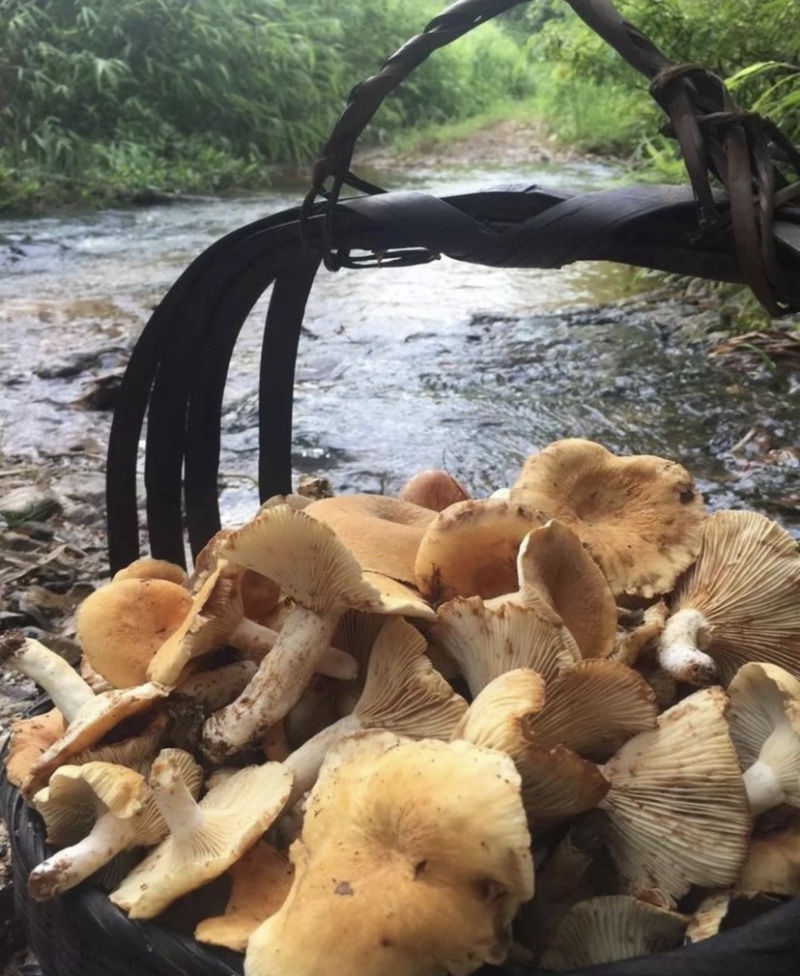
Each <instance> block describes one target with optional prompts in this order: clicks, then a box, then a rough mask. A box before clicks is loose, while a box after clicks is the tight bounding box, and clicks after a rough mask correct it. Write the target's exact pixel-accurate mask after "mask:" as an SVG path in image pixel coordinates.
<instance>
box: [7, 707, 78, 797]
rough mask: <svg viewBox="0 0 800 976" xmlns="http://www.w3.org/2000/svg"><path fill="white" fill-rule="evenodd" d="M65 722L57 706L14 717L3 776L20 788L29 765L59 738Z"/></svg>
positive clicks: (62, 732)
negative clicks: (39, 712) (31, 714)
mask: <svg viewBox="0 0 800 976" xmlns="http://www.w3.org/2000/svg"><path fill="white" fill-rule="evenodd" d="M66 727H67V725H66V722H65V721H64V716H63V715H62V714H61V712H59V710H58V709H57V708H51V709H50V711H49V712H45V713H44V714H43V715H34V716H33V717H32V718H20V719H16V720H15V721H14V722H13V723H12V725H11V736H10V739H9V744H8V752H7V754H6V777H7V779H8V781H9V783H11V784H12V785H13V786H16V787H17V788H19V787H20V786H22V784H23V782H24V781H25V779H26V777H27V775H28V773H29V772H30V770H31V767H32V766H33V765H34V763H35V762H36V761H37V760H38V759H39V758H40V757H41V755H42V753H44V752H46V751H47V750H48V749H49V748H50V746H52V744H53V743H54V742H55V741H56V740H57V739H59V738H60V737H61V736H62V735H63V734H64V730H65V729H66Z"/></svg>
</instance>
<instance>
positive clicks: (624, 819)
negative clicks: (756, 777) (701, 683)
mask: <svg viewBox="0 0 800 976" xmlns="http://www.w3.org/2000/svg"><path fill="white" fill-rule="evenodd" d="M727 709H728V698H727V696H726V695H725V693H724V691H722V689H721V688H716V687H715V688H706V689H705V690H703V691H699V692H696V693H695V694H693V695H690V696H689V697H688V698H685V699H684V700H683V701H681V702H679V703H678V704H677V705H675V706H673V707H672V708H670V709H669V710H668V711H666V712H664V713H663V714H662V715H660V716H659V718H658V725H657V727H656V728H655V729H652V730H650V731H648V732H640V733H639V735H637V736H635V737H634V738H633V739H630V740H629V741H628V742H626V743H625V745H624V746H622V748H621V749H620V750H619V752H618V753H617V754H616V755H615V756H614V757H613V758H612V759H611V760H610V761H609V762H608V763H606V765H605V766H604V767H603V774H604V776H605V777H606V779H608V780H609V782H610V783H611V789H610V790H609V791H608V793H607V794H606V796H605V798H604V799H603V800H602V802H601V803H600V808H601V809H603V810H605V811H606V813H607V814H608V817H609V820H610V830H609V847H610V850H611V854H612V856H613V858H614V861H615V863H616V865H617V868H618V869H619V872H620V875H621V878H622V880H623V882H624V883H626V884H627V885H628V886H629V889H630V890H634V891H635V890H637V889H639V888H660V889H661V890H662V891H664V892H666V893H667V894H668V895H671V896H672V897H673V898H676V899H677V898H680V897H681V896H683V895H684V894H685V893H686V892H687V891H688V890H689V888H690V887H691V885H700V886H702V887H718V888H724V887H728V886H730V885H732V884H733V882H734V881H735V880H736V877H737V876H738V874H739V872H740V870H741V868H742V865H743V864H744V861H745V858H746V856H747V845H748V841H749V837H750V830H751V828H752V818H751V816H750V810H749V804H748V802H747V791H746V790H745V786H744V781H743V779H742V775H741V772H740V771H739V762H738V759H737V758H736V751H735V749H734V748H733V743H732V742H731V738H730V735H729V733H728V726H727V723H726V721H725V712H726V711H727ZM665 838H669V843H668V844H667V843H665V842H664V839H665Z"/></svg>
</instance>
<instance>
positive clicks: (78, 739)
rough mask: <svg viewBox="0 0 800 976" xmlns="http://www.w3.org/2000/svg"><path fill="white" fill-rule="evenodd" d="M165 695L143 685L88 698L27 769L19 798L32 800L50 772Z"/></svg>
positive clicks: (158, 688) (165, 692)
mask: <svg viewBox="0 0 800 976" xmlns="http://www.w3.org/2000/svg"><path fill="white" fill-rule="evenodd" d="M166 694H167V689H166V688H162V687H161V686H160V685H155V684H144V685H139V686H138V687H136V688H116V689H114V691H106V692H103V693H101V694H99V695H92V696H91V698H90V699H89V700H88V701H86V702H85V703H84V704H83V705H82V706H81V708H80V709H79V710H78V711H77V712H76V713H75V715H74V717H73V718H72V720H71V721H70V722H69V724H68V725H67V729H66V731H65V732H64V734H63V735H62V736H61V738H59V739H57V740H56V741H55V742H54V743H53V745H52V746H50V748H49V749H47V750H46V751H45V752H43V753H42V755H41V756H40V757H39V759H38V760H37V761H36V762H35V763H34V764H33V766H31V768H30V770H29V772H28V775H27V777H26V778H25V782H24V783H23V784H22V795H23V796H24V797H26V798H30V797H32V796H33V795H34V793H36V792H38V791H39V790H40V789H41V788H42V787H43V786H45V785H46V784H47V781H48V780H49V778H50V774H51V773H52V772H53V770H55V769H57V768H58V767H59V766H63V765H64V764H65V763H68V762H70V760H71V759H72V758H73V757H75V756H78V755H79V754H80V753H83V752H85V751H86V750H87V749H89V748H90V747H91V746H95V745H97V744H98V743H99V742H100V741H101V740H102V739H103V738H104V736H106V735H107V734H108V733H109V732H110V731H111V730H112V729H114V728H116V726H118V725H119V724H120V723H121V722H122V721H123V720H125V719H129V718H132V717H133V716H134V715H138V714H140V713H141V712H146V711H147V710H148V709H151V708H152V707H153V705H155V703H156V702H157V701H159V700H160V699H162V698H164V697H166Z"/></svg>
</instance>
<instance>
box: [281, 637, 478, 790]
mask: <svg viewBox="0 0 800 976" xmlns="http://www.w3.org/2000/svg"><path fill="white" fill-rule="evenodd" d="M426 647H427V644H426V642H425V638H424V637H422V636H421V635H420V633H419V631H417V630H416V629H415V628H414V627H412V626H411V624H408V623H406V622H405V621H404V620H401V619H398V618H394V619H389V620H386V622H385V623H384V625H383V628H382V629H381V632H380V634H379V635H378V638H377V640H376V641H375V646H374V647H373V649H372V654H371V655H370V659H369V664H368V667H367V680H366V683H365V685H364V691H363V692H362V694H361V697H360V698H359V700H358V702H357V703H356V706H355V708H354V709H353V713H352V714H351V715H346V716H345V717H344V718H341V719H339V721H338V722H335V723H334V724H333V725H330V726H328V728H326V729H323V730H322V731H321V732H320V733H318V734H317V735H315V736H314V738H313V739H309V740H308V742H306V743H305V744H304V745H302V746H301V747H300V748H299V749H297V750H296V751H295V752H293V753H291V755H290V756H289V757H288V758H287V759H286V760H285V762H284V766H285V768H286V769H288V770H289V771H290V772H291V773H292V777H293V786H292V792H291V795H290V797H289V801H288V804H287V805H288V806H292V804H293V803H295V802H296V801H297V800H298V799H299V798H300V797H301V796H302V794H303V793H305V791H306V790H308V789H311V787H312V786H313V785H314V781H315V779H316V778H317V774H318V773H319V770H320V767H321V766H322V762H323V760H324V758H325V755H326V753H327V752H328V750H329V749H331V748H332V747H333V746H334V745H335V743H336V742H338V741H339V740H340V739H343V738H344V737H345V736H347V735H350V734H352V733H353V732H357V731H360V730H363V729H370V728H375V729H385V730H386V731H387V732H393V733H395V734H396V735H404V736H408V737H409V738H412V739H429V738H431V739H432V738H436V739H445V740H447V739H449V738H450V736H451V735H452V734H453V730H454V729H455V728H456V725H457V723H458V722H459V720H460V719H462V717H463V716H464V714H465V713H466V711H467V703H466V702H465V701H464V699H463V698H462V697H461V696H460V695H457V694H456V693H455V692H454V691H453V689H452V688H451V687H450V685H448V683H447V682H446V681H445V680H444V678H443V677H442V676H441V675H440V674H439V673H438V672H437V671H435V670H434V668H433V665H432V664H431V662H430V661H429V660H428V658H427V657H426V656H425V649H426Z"/></svg>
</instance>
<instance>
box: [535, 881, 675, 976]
mask: <svg viewBox="0 0 800 976" xmlns="http://www.w3.org/2000/svg"><path fill="white" fill-rule="evenodd" d="M688 921H689V920H688V918H687V917H686V916H685V915H679V914H678V913H677V912H672V911H667V910H665V909H663V908H658V907H657V906H656V905H652V904H650V903H649V902H645V901H640V900H639V899H637V898H631V897H628V896H626V895H607V896H604V897H600V898H589V899H587V900H586V901H582V902H580V903H579V904H577V905H575V906H574V907H573V908H571V909H570V910H569V912H567V914H566V915H565V917H564V919H563V920H562V922H561V924H560V925H559V927H558V930H557V932H556V935H555V939H554V942H553V944H552V945H551V946H550V948H549V949H548V950H547V952H545V954H544V956H543V957H542V966H543V968H544V969H549V970H553V971H554V972H559V973H563V972H568V971H569V970H571V969H580V968H582V967H583V966H596V965H600V964H601V963H608V962H620V961H622V960H623V959H634V958H636V957H637V956H646V955H649V954H650V953H653V952H666V951H667V950H668V949H675V948H677V947H678V946H679V945H681V943H682V942H683V934H684V932H685V931H686V926H687V924H688Z"/></svg>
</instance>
